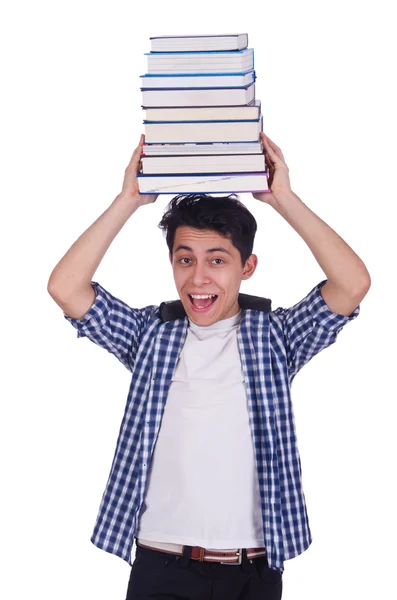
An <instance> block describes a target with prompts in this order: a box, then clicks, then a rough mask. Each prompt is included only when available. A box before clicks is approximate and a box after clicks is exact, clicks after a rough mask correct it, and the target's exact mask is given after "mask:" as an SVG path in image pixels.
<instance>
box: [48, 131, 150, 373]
mask: <svg viewBox="0 0 397 600" xmlns="http://www.w3.org/2000/svg"><path fill="white" fill-rule="evenodd" d="M143 142H144V137H143V136H141V139H140V143H139V146H137V148H136V149H135V151H134V153H133V155H132V157H131V160H130V162H129V164H128V166H127V168H126V170H125V176H124V182H123V188H122V191H121V192H120V194H119V195H118V196H117V197H116V199H115V200H114V201H113V202H112V204H111V205H110V207H109V208H108V209H107V210H106V211H105V212H104V213H103V214H102V215H101V216H100V217H99V218H98V219H97V220H96V221H95V222H94V223H93V224H92V225H91V226H90V227H89V228H88V229H87V230H86V231H85V232H84V233H83V234H82V235H81V236H80V237H79V238H78V239H77V240H76V242H75V243H74V244H73V246H71V248H70V249H69V250H68V251H67V253H66V254H65V256H64V257H63V258H62V259H61V260H60V261H59V263H58V264H57V265H56V267H55V268H54V270H53V271H52V273H51V276H50V279H49V281H48V286H47V289H48V292H49V293H50V295H51V296H52V298H53V299H54V300H55V302H56V303H57V304H58V305H59V306H60V307H61V308H62V310H63V312H64V317H65V318H66V319H67V320H68V321H69V322H70V323H71V324H72V325H73V327H74V328H75V329H77V336H78V337H88V338H89V339H90V340H91V341H92V342H94V343H95V344H98V345H99V346H101V347H102V348H105V350H107V351H108V352H110V353H111V354H113V355H115V356H116V357H117V358H118V359H119V360H120V362H121V363H122V364H123V365H124V366H125V367H126V368H127V369H128V370H130V371H132V369H133V365H134V361H135V354H136V348H137V340H138V338H139V336H140V333H141V331H142V328H143V327H144V325H145V323H146V322H147V320H148V319H149V318H150V315H151V314H152V312H153V308H155V307H152V306H147V307H145V308H143V309H139V308H131V307H130V306H129V305H128V304H126V303H125V302H123V301H122V300H120V299H118V298H116V297H115V296H113V295H112V294H111V293H110V292H108V291H107V290H105V289H104V288H103V287H102V286H101V285H100V284H99V283H98V282H95V281H92V277H93V275H94V273H95V271H96V270H97V268H98V266H99V264H100V262H101V260H102V258H103V257H104V255H105V253H106V251H107V250H108V248H109V246H110V244H111V243H112V241H113V240H114V238H115V237H116V235H117V234H118V232H119V231H120V230H121V228H122V227H123V225H124V224H125V223H126V221H127V220H128V219H129V218H130V217H131V215H132V214H133V213H134V212H135V211H136V210H137V209H138V208H139V207H140V206H142V205H143V204H149V203H151V202H154V201H155V200H156V198H157V196H155V195H146V194H139V189H138V183H137V178H136V175H137V172H138V169H139V163H140V154H141V145H142V143H143Z"/></svg>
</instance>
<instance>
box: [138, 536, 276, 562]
mask: <svg viewBox="0 0 397 600" xmlns="http://www.w3.org/2000/svg"><path fill="white" fill-rule="evenodd" d="M136 544H137V546H142V547H143V548H149V549H150V550H157V551H159V552H166V553H167V554H176V555H177V556H183V549H184V546H183V545H181V544H174V543H173V544H166V543H163V544H161V546H160V545H156V542H150V544H149V543H148V542H146V543H145V544H142V543H140V542H138V540H136ZM167 545H168V546H172V547H173V549H172V550H168V549H166V548H165V546H167ZM246 550H247V558H248V559H253V558H259V557H260V556H265V554H266V549H265V548H246ZM190 558H191V559H192V560H198V561H199V562H219V563H220V564H222V565H241V562H242V558H243V549H242V548H238V549H236V550H207V549H206V548H202V547H201V546H193V547H192V554H191V557H190Z"/></svg>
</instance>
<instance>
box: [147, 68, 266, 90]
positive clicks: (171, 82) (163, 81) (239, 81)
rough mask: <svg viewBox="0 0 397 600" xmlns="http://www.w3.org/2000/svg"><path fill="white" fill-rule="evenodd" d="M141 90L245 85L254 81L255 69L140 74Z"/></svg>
mask: <svg viewBox="0 0 397 600" xmlns="http://www.w3.org/2000/svg"><path fill="white" fill-rule="evenodd" d="M140 78H141V90H143V89H151V88H205V87H208V88H214V87H229V88H230V87H246V86H247V85H250V84H251V83H253V82H254V81H255V71H254V70H253V69H251V71H247V73H229V74H221V75H219V74H217V73H208V74H206V75H201V74H195V75H190V74H186V73H185V74H183V73H179V74H178V75H168V74H167V73H165V74H164V73H163V74H158V75H150V74H149V73H148V74H146V75H141V76H140Z"/></svg>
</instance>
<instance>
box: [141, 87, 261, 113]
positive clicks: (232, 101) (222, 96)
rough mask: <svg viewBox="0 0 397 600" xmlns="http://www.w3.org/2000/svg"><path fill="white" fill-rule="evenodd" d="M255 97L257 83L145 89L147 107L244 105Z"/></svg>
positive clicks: (144, 96) (144, 100)
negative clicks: (212, 86) (226, 86)
mask: <svg viewBox="0 0 397 600" xmlns="http://www.w3.org/2000/svg"><path fill="white" fill-rule="evenodd" d="M254 99H255V83H251V85H249V86H248V87H244V88H206V89H205V88H204V89H203V88H201V89H189V90H172V89H171V90H169V89H167V90H166V89H164V90H143V91H142V105H143V106H146V107H150V106H158V107H167V106H172V107H177V106H242V105H247V104H249V103H250V102H252V100H254Z"/></svg>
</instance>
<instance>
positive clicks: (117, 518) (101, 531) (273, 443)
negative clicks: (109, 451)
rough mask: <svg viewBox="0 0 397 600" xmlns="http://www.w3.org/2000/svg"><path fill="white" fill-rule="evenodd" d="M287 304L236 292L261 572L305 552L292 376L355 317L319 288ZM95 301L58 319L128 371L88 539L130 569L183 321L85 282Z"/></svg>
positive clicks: (167, 310) (175, 311) (175, 307)
mask: <svg viewBox="0 0 397 600" xmlns="http://www.w3.org/2000/svg"><path fill="white" fill-rule="evenodd" d="M326 281H327V280H326V279H325V280H323V281H321V282H320V283H319V284H318V285H316V286H315V287H314V288H313V289H312V290H311V291H310V292H309V294H308V295H307V296H306V297H305V298H303V300H301V301H300V302H298V303H297V304H295V305H294V306H292V307H291V308H287V309H285V308H277V309H276V310H274V311H271V301H270V300H268V299H266V298H260V297H256V296H250V295H247V294H239V305H240V307H241V309H242V311H243V314H242V319H241V321H240V323H239V327H238V330H237V339H238V345H239V350H240V356H241V363H242V368H243V373H244V377H245V380H246V392H247V409H248V411H249V418H250V427H251V432H252V438H253V442H254V452H255V460H256V465H257V472H258V480H259V489H260V495H261V506H262V519H263V533H264V541H265V547H266V550H267V557H268V562H269V566H270V567H271V568H273V569H277V570H279V571H283V570H284V561H285V560H287V559H290V558H293V557H295V556H297V555H299V554H301V553H302V552H304V551H305V550H306V549H307V548H308V546H309V545H310V544H311V541H312V538H311V532H310V528H309V522H308V517H307V511H306V504H305V497H304V493H303V489H302V478H301V463H300V457H299V452H298V447H297V438H296V431H295V424H294V416H293V406H292V402H291V392H290V388H291V383H292V380H293V379H294V377H295V375H296V374H297V373H298V371H299V370H300V369H301V368H302V367H303V366H304V365H305V364H306V363H307V362H308V361H309V360H311V359H312V358H313V356H315V355H316V354H318V352H320V351H321V350H323V349H324V348H327V347H328V346H330V345H331V344H333V343H334V342H335V341H336V338H337V335H338V333H339V332H340V331H341V330H342V328H343V326H344V325H345V324H346V323H348V322H349V321H351V320H353V319H355V318H356V317H357V316H358V314H359V312H360V306H358V307H357V308H356V309H355V310H354V312H353V313H352V314H351V315H349V316H348V317H346V316H343V315H339V314H336V313H333V312H332V311H331V310H330V309H329V308H328V306H327V304H326V302H325V300H324V299H323V297H322V295H321V293H320V288H321V287H322V285H323V284H324V283H326ZM92 286H93V288H94V290H95V293H96V300H95V302H94V304H93V306H92V307H91V308H90V309H89V311H88V312H87V313H86V315H85V316H84V318H83V319H72V318H71V317H69V316H67V315H66V314H65V313H64V317H65V318H66V319H67V320H68V321H69V322H70V323H71V324H72V325H73V327H75V328H76V329H77V337H84V336H85V337H88V338H89V339H90V340H92V341H93V342H95V343H96V344H98V345H99V346H102V347H103V348H105V349H106V350H107V351H108V352H110V353H111V354H114V355H115V356H116V357H117V358H118V359H119V360H120V362H122V363H123V365H124V366H125V367H126V368H127V369H128V370H129V371H131V373H132V380H131V385H130V389H129V393H128V400H127V404H126V408H125V413H124V416H123V419H122V422H121V426H120V433H119V436H118V440H117V446H116V450H115V455H114V458H113V463H112V466H111V470H110V474H109V479H108V481H107V484H106V487H105V491H104V494H103V497H102V501H101V504H100V508H99V513H98V516H97V520H96V523H95V527H94V531H93V533H92V536H91V542H92V543H93V544H95V545H96V546H97V547H98V548H101V549H103V550H105V551H107V552H111V553H113V554H116V555H117V556H120V557H121V558H122V559H124V560H125V561H126V562H127V563H128V564H129V565H130V566H131V565H132V558H131V550H132V547H133V543H134V534H135V531H136V529H137V519H138V517H139V512H140V509H141V506H142V504H143V501H144V498H145V488H146V484H147V478H148V472H149V466H150V460H151V456H152V452H153V449H154V445H155V442H156V439H157V435H158V432H159V429H160V425H161V419H162V414H163V410H164V406H165V403H166V401H167V394H168V390H169V387H170V385H171V380H172V375H173V372H174V369H175V367H176V364H177V361H178V358H179V355H180V353H181V351H182V349H183V345H184V341H185V337H186V334H187V329H188V326H189V321H188V317H187V316H186V313H185V311H184V308H183V305H182V303H181V301H180V300H177V301H173V302H163V303H162V304H161V305H160V306H146V307H144V308H141V309H136V308H131V307H130V306H128V305H127V304H125V303H124V302H122V301H121V300H119V299H118V298H116V297H114V296H112V294H110V293H109V292H108V291H106V290H105V289H104V288H103V287H102V286H101V285H99V283H97V282H94V281H93V282H92Z"/></svg>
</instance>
